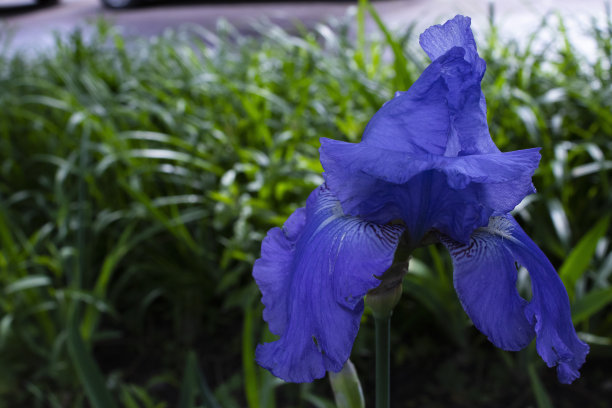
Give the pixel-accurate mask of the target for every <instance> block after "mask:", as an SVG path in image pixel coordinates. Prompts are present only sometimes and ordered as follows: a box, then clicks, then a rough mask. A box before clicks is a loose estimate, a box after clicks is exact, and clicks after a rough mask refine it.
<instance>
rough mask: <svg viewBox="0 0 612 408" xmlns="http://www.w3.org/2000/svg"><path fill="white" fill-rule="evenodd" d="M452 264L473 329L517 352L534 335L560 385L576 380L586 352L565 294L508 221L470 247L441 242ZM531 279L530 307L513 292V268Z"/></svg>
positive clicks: (497, 220) (477, 236)
mask: <svg viewBox="0 0 612 408" xmlns="http://www.w3.org/2000/svg"><path fill="white" fill-rule="evenodd" d="M442 242H443V243H444V244H445V245H446V246H447V248H448V249H449V251H450V253H451V257H452V258H453V265H454V268H455V272H454V281H455V289H456V291H457V295H458V296H459V299H460V301H461V303H462V305H463V307H464V309H465V311H466V312H467V314H468V315H469V316H470V318H471V319H472V321H473V322H474V325H475V326H476V327H477V328H478V329H479V330H480V331H482V332H483V333H484V334H485V335H487V337H488V338H489V340H491V342H493V343H494V344H495V345H496V346H498V347H500V348H503V349H506V350H519V349H521V348H523V347H525V346H526V345H527V344H529V342H530V340H531V338H532V337H533V335H534V333H535V336H536V348H537V350H538V353H539V354H540V356H541V357H542V359H543V360H544V361H545V362H546V364H547V365H548V366H549V367H553V366H555V365H556V366H557V375H558V377H559V381H561V382H562V383H566V384H569V383H571V382H572V381H573V380H575V379H576V378H578V377H579V376H580V374H579V372H578V370H579V368H580V367H581V366H582V364H583V363H584V361H585V357H586V354H587V353H588V350H589V347H588V346H587V345H586V344H585V343H583V342H582V341H580V339H578V337H577V336H576V332H575V330H574V326H573V325H572V320H571V313H570V305H569V300H568V297H567V293H566V291H565V288H564V286H563V283H562V282H561V280H560V279H559V276H558V275H557V273H556V272H555V269H554V268H553V266H552V265H551V264H550V262H549V261H548V259H547V258H546V256H545V255H544V253H543V252H542V251H541V250H540V249H539V248H538V247H537V245H536V244H535V243H534V242H533V241H532V240H531V239H530V238H529V237H528V236H527V234H525V232H524V231H523V230H522V229H521V227H520V226H519V225H518V223H516V221H515V220H514V219H513V218H512V217H510V216H505V217H494V218H491V222H490V223H489V225H488V226H487V227H486V228H481V229H479V230H477V231H475V232H474V234H473V236H472V240H471V242H470V244H469V245H467V246H466V245H461V244H458V243H457V242H454V241H452V240H450V239H448V238H445V237H442ZM515 262H518V263H519V264H521V265H522V266H524V267H526V268H527V270H528V271H529V274H530V276H531V282H532V292H533V297H532V299H531V301H530V302H527V301H525V300H524V299H522V298H520V296H519V295H518V293H517V291H516V287H515V283H516V266H515Z"/></svg>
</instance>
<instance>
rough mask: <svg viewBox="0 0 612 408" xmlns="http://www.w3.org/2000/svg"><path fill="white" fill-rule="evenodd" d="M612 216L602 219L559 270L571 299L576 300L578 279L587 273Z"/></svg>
mask: <svg viewBox="0 0 612 408" xmlns="http://www.w3.org/2000/svg"><path fill="white" fill-rule="evenodd" d="M609 223H610V216H606V217H604V218H602V219H601V220H600V221H599V222H598V223H597V224H596V225H595V226H594V227H593V228H591V230H590V231H589V232H587V234H586V235H585V236H584V237H583V238H582V239H581V240H580V241H579V242H578V245H576V247H575V248H574V249H573V250H572V252H570V254H569V256H568V257H567V259H566V260H565V262H563V265H561V268H560V269H559V276H560V277H561V280H562V281H563V284H564V285H565V288H566V289H567V293H568V295H569V297H570V299H573V298H574V286H575V285H576V282H577V281H578V279H579V278H580V277H581V276H582V275H583V274H584V272H586V270H587V268H588V266H589V264H590V262H591V258H592V257H593V254H594V253H595V249H596V248H597V243H598V242H599V240H600V238H601V237H602V236H603V235H604V234H605V233H606V231H607V229H608V224H609Z"/></svg>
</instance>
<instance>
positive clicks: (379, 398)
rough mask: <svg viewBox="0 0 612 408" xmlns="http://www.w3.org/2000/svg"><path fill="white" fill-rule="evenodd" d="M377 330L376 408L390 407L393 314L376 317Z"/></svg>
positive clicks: (375, 325)
mask: <svg viewBox="0 0 612 408" xmlns="http://www.w3.org/2000/svg"><path fill="white" fill-rule="evenodd" d="M374 327H375V331H376V408H389V407H390V403H391V399H390V392H391V385H390V382H389V379H390V367H389V366H390V341H389V340H390V334H391V314H390V313H389V315H387V316H386V317H379V318H375V319H374Z"/></svg>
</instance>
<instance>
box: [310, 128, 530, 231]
mask: <svg viewBox="0 0 612 408" xmlns="http://www.w3.org/2000/svg"><path fill="white" fill-rule="evenodd" d="M538 151H539V149H528V150H519V151H515V152H509V153H500V152H498V153H490V154H479V155H471V156H458V157H446V156H438V155H432V154H424V153H406V152H398V151H395V150H389V149H385V148H380V147H375V146H371V145H368V144H365V143H358V144H352V143H345V142H340V141H335V140H330V139H321V163H322V164H323V167H324V169H325V174H324V176H325V179H326V182H327V184H328V185H329V187H330V188H331V189H332V191H334V193H335V194H336V195H337V197H338V199H339V200H340V201H341V202H342V207H343V209H344V211H345V212H346V213H347V214H351V215H358V216H361V217H364V218H365V219H367V220H369V221H372V222H377V223H386V222H388V221H390V220H393V219H396V218H401V219H402V220H403V221H404V223H405V224H406V225H407V226H408V231H409V232H410V235H411V236H412V237H413V238H414V240H416V241H417V242H418V240H419V239H420V238H421V236H422V234H424V233H425V232H427V230H428V229H430V228H432V227H435V228H436V229H438V230H439V231H440V232H443V233H444V234H447V235H450V236H451V237H452V238H453V239H455V240H457V241H460V242H463V243H466V242H467V241H468V240H469V238H470V235H471V234H472V231H473V230H474V229H475V228H478V227H481V226H485V225H486V224H487V223H488V219H489V217H490V216H492V215H501V214H506V213H508V212H509V211H511V210H512V209H513V208H514V207H515V206H516V205H517V204H518V203H520V202H521V200H522V199H523V198H524V197H525V196H526V195H528V194H531V193H533V192H534V189H533V184H532V182H531V176H532V174H533V172H534V171H535V169H536V167H537V165H538V162H539V160H540V154H539V152H538Z"/></svg>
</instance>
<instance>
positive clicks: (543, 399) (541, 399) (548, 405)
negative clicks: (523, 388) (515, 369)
mask: <svg viewBox="0 0 612 408" xmlns="http://www.w3.org/2000/svg"><path fill="white" fill-rule="evenodd" d="M527 373H528V374H529V381H530V382H531V391H533V395H534V396H535V399H536V403H537V404H538V408H553V404H552V402H551V400H550V396H549V395H548V392H546V388H544V385H543V384H542V380H540V377H539V376H538V373H537V372H536V370H535V367H534V366H533V364H529V366H528V367H527Z"/></svg>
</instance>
